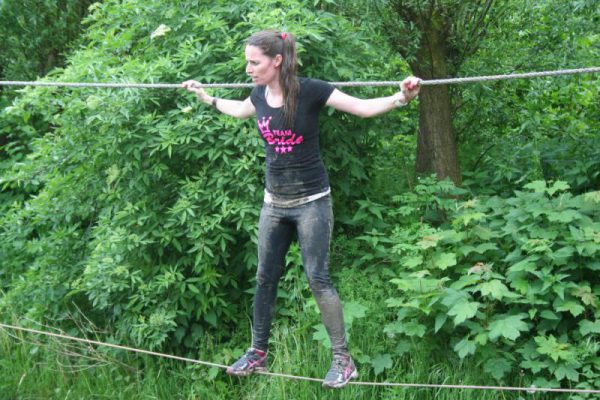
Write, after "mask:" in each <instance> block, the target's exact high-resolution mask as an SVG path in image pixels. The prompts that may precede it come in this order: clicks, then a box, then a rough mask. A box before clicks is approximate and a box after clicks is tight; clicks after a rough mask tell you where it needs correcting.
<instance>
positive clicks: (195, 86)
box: [181, 80, 213, 104]
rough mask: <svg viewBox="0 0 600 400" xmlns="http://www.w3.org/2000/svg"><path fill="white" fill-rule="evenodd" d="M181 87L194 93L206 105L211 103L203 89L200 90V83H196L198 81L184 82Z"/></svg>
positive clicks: (210, 98)
mask: <svg viewBox="0 0 600 400" xmlns="http://www.w3.org/2000/svg"><path fill="white" fill-rule="evenodd" d="M181 87H182V88H184V89H186V90H188V91H190V92H192V93H196V96H198V98H199V99H200V100H202V101H203V102H204V103H206V104H210V103H211V102H212V99H213V98H212V97H210V96H209V95H207V94H206V92H205V91H204V89H202V88H201V87H200V82H198V81H195V80H189V81H185V82H183V83H182V84H181Z"/></svg>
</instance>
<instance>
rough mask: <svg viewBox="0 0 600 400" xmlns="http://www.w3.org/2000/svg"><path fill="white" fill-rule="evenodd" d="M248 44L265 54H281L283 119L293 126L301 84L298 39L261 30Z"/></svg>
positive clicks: (283, 33) (274, 31) (275, 31)
mask: <svg viewBox="0 0 600 400" xmlns="http://www.w3.org/2000/svg"><path fill="white" fill-rule="evenodd" d="M246 45H247V46H256V47H258V48H259V49H261V50H262V52H263V54H265V55H266V56H269V57H275V56H276V55H277V54H281V57H282V62H281V69H280V72H279V84H280V85H281V90H282V91H283V121H284V123H285V125H286V126H289V127H290V128H293V125H294V119H295V117H296V103H297V101H298V92H299V91H300V84H299V82H298V77H297V73H298V56H297V54H296V39H295V38H294V36H293V35H292V34H291V33H287V32H281V31H277V30H266V31H260V32H257V33H255V34H253V35H252V36H250V37H249V38H248V40H247V41H246Z"/></svg>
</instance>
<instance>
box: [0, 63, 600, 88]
mask: <svg viewBox="0 0 600 400" xmlns="http://www.w3.org/2000/svg"><path fill="white" fill-rule="evenodd" d="M597 72H600V67H590V68H578V69H563V70H557V71H541V72H527V73H522V74H506V75H487V76H475V77H467V78H451V79H429V80H422V81H421V85H422V86H436V85H451V84H462V83H473V82H489V81H498V80H507V79H524V78H539V77H544V76H558V75H574V74H586V73H597ZM400 83H401V81H362V82H331V84H332V85H333V86H337V87H357V86H399V85H400ZM0 86H56V87H78V88H125V89H181V84H180V83H127V82H123V83H101V82H50V81H48V82H45V81H0ZM253 86H254V84H252V83H202V84H199V85H196V87H199V88H205V89H214V88H225V89H237V88H251V87H253Z"/></svg>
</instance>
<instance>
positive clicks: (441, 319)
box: [434, 314, 448, 333]
mask: <svg viewBox="0 0 600 400" xmlns="http://www.w3.org/2000/svg"><path fill="white" fill-rule="evenodd" d="M447 320H448V316H447V315H446V314H438V315H437V316H436V317H435V327H434V333H438V331H439V330H440V329H441V328H442V326H444V324H445V323H446V321H447Z"/></svg>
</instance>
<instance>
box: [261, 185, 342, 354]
mask: <svg viewBox="0 0 600 400" xmlns="http://www.w3.org/2000/svg"><path fill="white" fill-rule="evenodd" d="M332 229H333V212H332V210H331V197H330V196H325V197H322V198H320V199H317V200H315V201H311V202H309V203H306V204H303V205H300V206H296V207H293V208H280V207H275V206H272V205H270V204H266V203H264V204H263V208H262V210H261V212H260V221H259V227H258V232H259V234H258V236H259V238H258V271H257V273H256V282H257V286H256V294H255V297H254V325H253V327H252V333H253V340H252V347H254V348H256V349H260V350H264V351H266V350H267V349H268V343H269V332H270V330H271V321H272V319H273V315H274V313H275V301H276V299H277V286H278V283H279V278H280V277H281V274H282V273H283V269H284V262H285V255H286V253H287V251H288V249H289V247H290V244H291V242H292V239H293V234H294V231H296V232H297V233H298V241H299V242H300V248H301V251H302V262H303V264H304V272H305V273H306V277H307V278H308V283H309V285H310V289H311V291H312V293H313V296H315V299H316V300H317V304H318V305H319V309H320V311H321V318H322V320H323V324H324V325H325V328H326V329H327V333H328V334H329V339H330V340H331V346H332V350H333V353H334V354H343V355H347V354H348V345H347V343H346V336H345V333H344V317H343V314H342V306H341V303H340V299H339V297H338V294H337V292H336V290H335V288H334V287H333V285H332V283H331V280H330V279H329V271H328V262H329V243H330V241H331V233H332Z"/></svg>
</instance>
